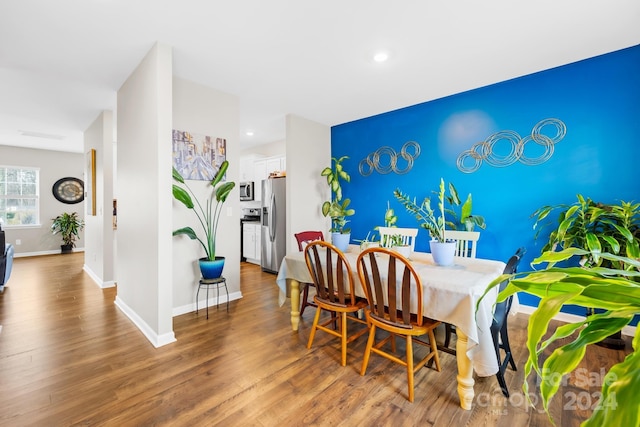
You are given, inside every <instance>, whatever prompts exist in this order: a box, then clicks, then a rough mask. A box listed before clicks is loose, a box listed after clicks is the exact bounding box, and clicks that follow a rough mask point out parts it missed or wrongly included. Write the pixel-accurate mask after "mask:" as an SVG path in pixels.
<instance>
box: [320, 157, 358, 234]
mask: <svg viewBox="0 0 640 427" xmlns="http://www.w3.org/2000/svg"><path fill="white" fill-rule="evenodd" d="M348 158H349V157H348V156H342V157H340V158H338V159H336V158H335V157H332V158H331V161H332V163H333V167H326V168H324V169H323V170H322V172H321V173H320V176H324V177H326V178H327V184H328V185H329V187H330V188H331V195H332V197H331V200H329V201H326V202H324V203H323V204H322V215H323V216H325V217H327V216H328V217H330V218H331V230H330V231H331V232H332V233H340V234H348V233H350V232H351V229H350V228H347V227H346V225H347V222H349V220H347V217H349V216H352V215H354V214H355V213H356V211H355V210H354V209H351V208H349V204H350V203H351V200H350V199H344V200H343V199H342V185H341V184H340V181H344V182H350V181H351V176H350V175H349V173H348V172H347V171H346V170H344V167H343V166H342V162H343V161H345V160H346V159H348Z"/></svg>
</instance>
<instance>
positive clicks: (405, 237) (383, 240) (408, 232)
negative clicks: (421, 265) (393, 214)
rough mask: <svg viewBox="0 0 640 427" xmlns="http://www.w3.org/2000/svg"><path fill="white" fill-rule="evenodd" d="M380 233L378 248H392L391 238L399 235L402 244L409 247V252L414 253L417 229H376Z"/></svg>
mask: <svg viewBox="0 0 640 427" xmlns="http://www.w3.org/2000/svg"><path fill="white" fill-rule="evenodd" d="M378 233H380V246H382V247H383V248H390V247H391V246H392V243H391V242H392V239H391V236H396V235H399V236H400V238H401V240H402V244H403V245H406V246H410V247H411V252H413V251H415V247H416V236H417V235H418V229H417V228H400V227H378Z"/></svg>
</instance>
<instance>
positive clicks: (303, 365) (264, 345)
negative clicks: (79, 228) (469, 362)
mask: <svg viewBox="0 0 640 427" xmlns="http://www.w3.org/2000/svg"><path fill="white" fill-rule="evenodd" d="M82 263H83V254H82V253H77V254H72V255H53V256H44V257H34V258H17V259H15V261H14V267H13V273H12V276H11V279H10V281H9V286H8V287H7V288H6V290H5V292H4V294H2V295H0V325H2V330H1V332H0V425H1V426H12V427H13V426H67V425H90V426H102V425H105V426H149V425H162V426H165V425H171V426H200V425H203V426H214V425H220V426H276V425H277V426H299V425H318V426H325V425H327V426H328V425H331V426H333V425H344V426H354V425H375V426H413V425H433V426H445V427H446V426H456V427H457V426H509V427H514V426H546V425H551V423H550V422H549V421H548V419H547V416H546V414H544V413H543V412H542V411H541V409H539V408H538V409H531V408H527V407H526V404H525V402H524V398H523V393H522V391H521V389H520V387H521V385H522V381H523V372H522V370H523V363H524V360H525V354H526V353H525V346H524V342H525V336H526V325H527V316H525V315H520V314H519V315H517V316H514V317H511V318H510V319H509V321H510V322H511V323H510V331H509V333H510V338H511V344H512V347H513V351H514V354H515V360H516V363H517V365H518V368H519V370H518V371H517V372H513V371H511V370H508V371H507V374H506V379H507V383H508V385H509V389H510V391H511V394H512V397H511V399H509V400H507V399H505V398H504V397H502V394H501V392H500V389H499V387H498V383H497V381H496V379H495V377H488V378H476V386H475V390H476V400H475V401H474V408H473V409H472V410H471V411H464V410H461V409H460V407H459V404H458V396H457V392H456V379H455V374H456V362H455V357H454V356H451V355H448V354H446V353H441V356H440V359H441V363H442V372H435V371H434V370H431V369H428V368H424V369H422V370H420V371H418V372H417V373H416V379H415V381H416V382H415V402H414V403H410V402H409V401H408V400H407V398H406V396H407V384H406V371H405V370H404V369H403V368H402V367H401V366H399V365H396V364H394V363H392V362H390V361H388V360H386V359H383V358H381V357H375V355H373V356H372V357H371V361H370V363H369V368H368V370H367V374H366V375H365V376H360V374H359V371H360V365H361V363H362V357H361V355H362V351H363V349H364V347H365V344H366V337H362V338H360V339H358V340H356V341H355V342H353V343H351V344H350V347H349V351H348V355H347V366H346V367H341V366H340V363H339V359H340V350H339V348H340V347H339V343H338V341H337V340H336V339H333V338H331V337H330V336H329V335H328V334H321V333H319V334H318V336H317V337H316V339H315V342H314V346H313V348H312V349H310V350H307V349H306V342H307V338H308V331H309V327H310V325H311V323H312V321H313V315H314V313H315V309H309V310H307V312H306V313H305V315H304V317H303V319H302V321H301V325H300V330H299V331H298V333H294V332H292V331H291V328H290V323H289V307H288V306H287V305H286V304H285V306H283V307H278V304H277V296H278V288H277V286H276V285H275V281H274V280H275V276H273V275H271V274H267V273H263V272H262V271H261V270H260V268H259V267H257V266H254V265H251V264H243V267H242V273H241V289H242V293H243V295H244V298H243V299H241V300H237V301H232V302H231V305H230V309H229V312H228V313H227V311H226V310H225V308H226V307H225V306H224V304H221V306H220V309H218V310H216V308H215V307H211V308H210V309H209V319H208V320H207V319H206V318H205V312H204V311H203V310H200V312H199V313H198V314H196V313H188V314H185V315H182V316H178V317H176V318H174V331H175V334H176V338H177V342H175V343H173V344H170V345H167V346H164V347H162V348H158V349H155V348H154V347H153V346H152V345H151V344H150V343H149V342H148V341H147V339H146V338H145V337H144V336H143V335H142V333H141V332H139V331H138V330H137V329H136V328H135V327H134V326H133V324H132V323H131V322H130V321H129V320H128V319H127V318H126V317H125V316H124V314H122V313H121V312H120V311H119V310H118V309H117V308H116V306H115V305H114V303H113V301H114V298H115V295H116V289H115V288H112V289H106V290H102V289H100V288H98V287H97V286H96V285H95V283H93V281H92V280H91V279H90V278H89V276H88V275H87V274H86V273H84V272H83V271H82ZM194 293H195V290H194ZM627 348H628V349H630V348H631V340H630V339H629V338H628V337H627ZM623 358H624V352H622V351H614V350H607V349H603V348H601V347H594V346H592V347H591V348H589V350H588V352H587V358H586V360H585V361H583V364H582V365H581V367H582V368H583V369H585V372H588V373H600V368H601V367H604V368H605V369H608V367H609V366H611V365H612V364H613V363H615V362H617V361H619V360H622V359H623ZM575 379H576V378H572V379H571V380H569V382H568V384H567V385H566V386H564V387H562V388H561V390H560V392H559V393H558V396H557V397H556V399H555V401H554V403H553V404H552V412H553V414H554V417H555V420H556V423H557V425H559V426H577V425H579V423H580V421H581V420H584V419H585V418H586V417H588V415H589V413H588V411H585V410H579V409H577V408H576V409H575V410H574V409H572V406H576V407H582V406H585V405H584V399H583V400H582V402H577V403H576V402H574V404H573V405H572V404H571V402H570V400H571V396H572V394H571V393H573V394H576V393H578V392H584V393H586V394H584V395H583V397H584V396H588V397H589V396H594V394H593V393H596V392H597V391H598V390H599V387H595V386H592V387H589V386H584V387H583V388H580V387H579V386H580V385H584V384H581V382H580V381H575ZM582 383H584V381H582ZM327 391H329V392H330V393H332V394H334V395H335V399H331V400H330V401H327V400H323V401H319V400H317V399H318V398H320V396H322V395H323V394H324V393H327ZM567 393H568V394H567ZM565 394H566V396H565ZM535 396H536V395H532V397H533V398H534V399H535ZM567 396H568V397H567ZM594 401H595V400H594ZM567 408H568V409H567Z"/></svg>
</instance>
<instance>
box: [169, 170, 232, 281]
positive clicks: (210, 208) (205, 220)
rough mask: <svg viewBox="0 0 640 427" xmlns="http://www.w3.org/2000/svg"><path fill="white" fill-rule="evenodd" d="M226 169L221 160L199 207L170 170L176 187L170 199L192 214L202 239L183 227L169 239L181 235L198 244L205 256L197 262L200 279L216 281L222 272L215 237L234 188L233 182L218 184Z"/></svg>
mask: <svg viewBox="0 0 640 427" xmlns="http://www.w3.org/2000/svg"><path fill="white" fill-rule="evenodd" d="M228 168H229V162H228V161H227V160H225V161H224V162H222V164H221V165H220V169H218V172H217V173H216V175H215V176H214V177H213V180H212V181H211V188H212V191H211V194H210V195H209V197H208V198H207V200H205V201H204V202H203V203H200V201H199V200H198V199H197V197H196V195H195V194H194V192H193V191H192V190H191V188H189V186H188V185H187V183H186V182H185V180H184V178H183V177H182V175H180V172H178V171H177V170H176V168H173V179H174V180H175V181H177V182H178V184H180V185H178V184H173V197H174V198H175V199H176V200H178V201H180V202H181V203H182V204H183V205H185V206H186V207H187V208H188V209H191V210H193V213H195V215H196V217H197V218H198V222H200V225H201V227H202V232H203V234H204V237H203V238H201V237H199V236H198V234H197V233H196V232H195V231H194V230H193V228H191V227H183V228H180V229H178V230H175V231H174V232H173V235H174V236H178V235H180V234H184V235H186V236H188V237H189V238H190V239H191V240H197V241H199V242H200V244H201V245H202V247H203V249H204V251H205V254H206V256H205V257H204V258H200V260H199V264H200V272H201V273H202V277H203V278H204V279H217V278H219V277H220V276H221V275H222V269H223V268H224V257H221V256H216V233H217V231H218V223H219V221H220V213H221V212H222V206H223V205H224V202H225V201H226V200H227V197H228V196H229V193H230V192H231V190H233V187H235V185H236V183H235V182H233V181H229V182H225V183H222V184H221V181H222V179H223V178H224V176H225V174H226V172H227V169H228ZM194 201H195V202H194Z"/></svg>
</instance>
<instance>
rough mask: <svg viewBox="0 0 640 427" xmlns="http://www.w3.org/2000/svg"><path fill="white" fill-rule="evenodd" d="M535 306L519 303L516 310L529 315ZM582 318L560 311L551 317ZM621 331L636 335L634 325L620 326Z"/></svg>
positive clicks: (559, 318) (569, 319)
mask: <svg viewBox="0 0 640 427" xmlns="http://www.w3.org/2000/svg"><path fill="white" fill-rule="evenodd" d="M536 308H538V307H532V306H530V305H523V304H522V303H520V305H518V310H517V312H518V313H523V314H528V315H531V313H533V312H534V311H535V309H536ZM584 318H585V316H580V315H577V314H571V313H563V312H560V313H558V314H556V315H555V316H554V317H553V320H557V321H559V322H565V323H574V322H580V321H582V320H584ZM622 333H623V334H624V335H627V336H630V337H633V336H635V335H636V326H629V325H627V326H625V327H624V328H622Z"/></svg>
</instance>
